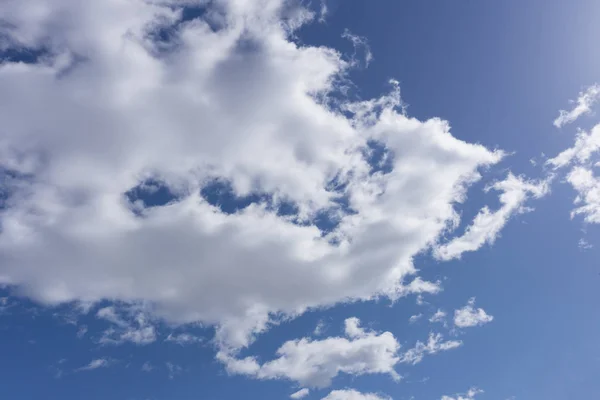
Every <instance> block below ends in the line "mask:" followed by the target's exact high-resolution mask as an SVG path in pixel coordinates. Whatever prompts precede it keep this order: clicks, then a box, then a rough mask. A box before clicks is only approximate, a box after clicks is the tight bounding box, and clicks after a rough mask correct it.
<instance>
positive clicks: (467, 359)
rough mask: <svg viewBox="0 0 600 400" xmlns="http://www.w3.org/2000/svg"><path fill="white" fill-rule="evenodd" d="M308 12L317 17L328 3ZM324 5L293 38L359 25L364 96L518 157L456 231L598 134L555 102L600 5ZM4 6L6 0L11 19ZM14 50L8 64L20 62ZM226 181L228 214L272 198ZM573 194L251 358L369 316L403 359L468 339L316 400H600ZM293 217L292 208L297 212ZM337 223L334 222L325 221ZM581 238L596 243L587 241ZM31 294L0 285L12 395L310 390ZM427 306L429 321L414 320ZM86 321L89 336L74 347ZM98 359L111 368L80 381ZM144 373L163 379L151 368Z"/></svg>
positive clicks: (567, 190) (584, 72) (594, 56)
mask: <svg viewBox="0 0 600 400" xmlns="http://www.w3.org/2000/svg"><path fill="white" fill-rule="evenodd" d="M313 3H315V4H314V6H315V7H316V8H315V9H318V7H317V6H318V4H317V3H318V2H316V1H313ZM326 4H327V8H328V13H327V15H326V19H325V20H324V21H323V22H318V21H315V22H313V23H310V24H308V25H306V26H304V27H302V28H301V29H300V30H299V31H298V32H296V35H297V39H295V40H296V41H297V42H298V43H300V44H304V45H311V46H327V47H331V48H335V49H338V50H339V51H341V52H342V53H343V54H345V55H346V57H350V56H351V55H352V53H353V52H354V50H353V48H352V44H351V43H350V41H348V40H347V39H345V38H343V37H342V33H343V32H344V31H345V30H346V29H347V30H348V31H349V32H351V33H352V34H354V35H358V36H361V37H364V38H365V39H366V40H367V42H368V46H369V48H370V51H371V52H372V54H373V60H372V61H371V63H370V64H369V65H368V67H366V68H365V67H364V66H361V67H357V68H355V69H352V70H351V71H350V73H349V79H350V80H351V81H352V83H353V87H352V89H351V91H350V93H349V96H350V97H351V98H356V99H369V98H373V97H378V96H380V95H382V94H383V93H386V92H387V91H389V90H390V85H389V84H388V81H389V80H390V79H396V80H398V81H399V82H400V88H401V95H402V99H403V101H404V102H405V103H406V104H407V105H408V108H407V113H408V115H410V116H411V117H415V118H418V119H421V120H425V119H429V118H433V117H438V118H442V119H445V120H448V121H449V123H450V125H451V127H452V128H451V132H452V134H453V135H454V136H456V137H458V138H460V139H462V140H464V141H467V142H475V143H481V144H483V145H484V146H486V147H488V148H498V149H503V150H504V151H506V152H508V153H511V154H509V155H507V156H506V159H505V160H503V161H502V162H501V164H500V166H499V168H494V169H491V170H489V171H483V175H484V179H483V181H482V182H480V183H477V184H475V185H474V186H473V187H472V188H471V189H470V190H469V192H468V197H469V202H468V203H466V204H464V205H459V206H458V208H459V211H460V212H461V215H462V216H463V219H462V220H461V225H460V228H459V230H464V228H465V226H466V225H467V224H468V223H469V222H470V221H471V220H472V218H473V216H474V215H475V214H476V213H477V212H478V210H479V209H480V208H481V207H482V206H484V205H486V204H488V205H490V207H491V208H492V209H495V208H497V207H499V203H498V199H497V196H496V194H495V193H494V192H493V191H492V192H488V193H484V192H483V190H482V189H483V187H484V186H485V184H486V183H489V182H491V181H494V180H499V179H504V178H505V176H506V174H507V172H508V170H511V171H512V172H513V173H515V174H517V175H518V174H526V175H527V176H529V177H531V178H536V179H537V178H542V177H543V176H545V174H546V173H547V172H548V170H547V168H545V167H544V166H543V163H544V161H545V160H546V158H547V157H553V156H554V155H556V154H557V153H559V152H560V151H562V150H563V149H565V148H567V147H569V146H571V145H572V143H573V140H574V139H573V138H574V134H575V132H576V126H581V127H584V128H589V127H591V126H592V125H593V124H592V121H593V118H592V117H589V116H584V117H582V119H581V121H578V124H577V125H567V126H565V127H563V128H561V129H557V128H556V127H554V126H553V124H552V122H553V120H554V119H555V118H556V117H557V115H558V110H560V109H569V108H571V106H572V105H571V104H570V103H569V102H568V101H569V100H570V99H576V98H577V96H578V93H579V92H580V91H582V90H584V89H585V88H586V87H588V86H589V85H592V84H594V83H595V82H600V51H599V49H598V44H597V43H598V38H599V37H600V24H599V23H598V20H599V17H600V2H598V1H595V0H576V1H561V0H527V1H523V0H497V1H489V0H398V1H393V0H377V1H372V0H370V1H369V0H347V1H344V0H328V1H326ZM1 10H2V5H1V4H0V19H1V18H2V12H1ZM361 51H363V50H362V49H358V50H357V57H360V56H361V54H362V53H361ZM6 54H8V53H6ZM10 54H12V55H11V56H10V57H11V60H12V58H14V57H15V56H14V54H16V53H10ZM6 57H8V56H6ZM6 57H5V58H6ZM5 61H6V60H5ZM24 61H26V60H24ZM30 61H31V60H30ZM28 118H35V116H28ZM579 122H580V123H579ZM1 126H2V122H0V127H1ZM542 153H543V154H542ZM532 159H533V160H534V161H535V163H532V162H531V160H532ZM534 164H535V165H534ZM227 185H228V184H227V183H223V185H221V186H223V187H221V189H223V188H225V189H223V190H225V192H223V190H221V191H218V190H219V188H218V187H217V186H219V185H216V184H215V186H214V188H213V187H212V186H207V189H204V192H203V195H205V197H207V198H211V199H214V201H212V203H214V204H216V205H219V206H222V207H223V209H225V208H227V207H229V208H228V210H229V211H227V212H228V213H233V212H235V211H237V210H239V209H242V208H244V207H247V206H248V205H249V204H251V203H253V202H260V201H263V202H264V201H267V200H269V198H268V196H267V197H265V196H263V194H257V195H250V196H246V197H243V198H238V199H237V200H236V199H232V198H228V197H227V193H229V192H230V189H231V188H230V187H229V186H227ZM158 186H160V185H159V184H158ZM211 188H212V189H211ZM157 190H158V191H150V192H144V190H141V189H136V190H132V192H130V193H129V195H130V197H131V198H130V200H132V201H135V200H144V199H145V202H146V203H147V204H146V205H145V206H146V207H151V206H162V205H164V204H165V203H167V202H168V201H171V200H173V201H176V196H175V194H174V193H171V192H170V191H169V190H168V188H164V187H163V188H159V189H157ZM211 190H212V192H211ZM0 193H2V192H1V191H0ZM223 193H226V194H225V195H224V194H223ZM145 196H146V197H145ZM152 196H154V197H152ZM223 196H225V197H223ZM575 197H576V193H575V192H574V191H573V190H572V188H571V187H570V186H568V185H567V184H566V183H565V179H564V176H558V177H557V178H556V179H555V181H553V183H552V187H551V195H549V196H546V197H544V198H542V199H539V200H536V201H535V203H533V204H531V207H532V208H534V210H532V211H530V212H527V213H523V214H519V215H516V216H515V217H514V218H511V219H510V221H509V222H508V224H507V225H506V227H505V228H504V229H503V230H502V232H501V234H500V235H499V236H498V238H497V239H496V241H495V242H494V243H493V244H491V245H484V246H483V247H482V248H481V249H480V250H478V251H476V252H472V253H466V254H464V255H463V256H462V258H461V259H457V260H453V261H449V262H441V261H438V260H436V259H435V258H434V257H432V254H431V252H430V251H425V252H423V253H420V254H419V255H418V256H417V257H416V258H415V267H416V268H417V269H419V271H420V276H422V277H423V278H424V279H427V280H431V281H438V280H439V281H440V282H441V284H442V286H443V290H442V291H441V292H440V293H438V294H436V295H424V296H423V300H424V302H425V303H424V304H420V305H419V304H417V299H416V296H414V295H410V296H407V297H403V298H400V299H398V300H396V301H394V302H392V301H390V300H389V299H379V300H377V301H369V302H358V303H347V304H341V305H339V306H335V307H333V308H328V309H317V310H311V311H308V312H306V313H304V314H302V315H300V316H299V317H297V318H294V319H291V320H289V321H283V322H282V323H280V324H279V325H276V326H272V327H271V329H269V330H267V331H266V332H264V333H262V334H260V335H258V337H257V340H256V342H255V343H253V344H252V345H251V346H250V347H249V348H247V349H243V350H242V351H241V353H240V354H241V355H243V356H246V355H248V356H256V357H257V358H258V359H259V360H261V361H266V360H270V359H272V358H274V357H275V352H276V350H277V349H278V348H279V347H280V346H281V344H282V343H284V342H285V341H286V340H292V339H298V338H301V337H308V336H311V335H313V337H315V338H320V339H323V338H324V337H328V336H338V335H343V325H344V320H345V319H346V318H349V317H358V318H359V319H360V320H361V321H362V322H363V324H364V325H365V326H366V327H369V328H371V329H373V330H376V331H390V332H392V333H393V334H394V336H395V337H396V338H397V339H398V341H399V342H400V344H401V345H402V349H404V350H406V349H408V348H410V347H413V346H414V344H415V343H416V342H417V341H424V340H426V339H427V335H428V334H429V333H430V332H444V335H445V338H446V339H456V340H462V341H463V345H462V346H461V347H460V348H458V349H455V350H451V351H447V352H440V353H439V354H436V355H431V356H426V357H425V358H424V360H423V361H422V362H421V363H419V364H417V365H414V366H411V365H406V364H399V365H398V366H397V368H396V369H397V371H398V373H399V374H400V375H402V376H403V379H402V381H400V382H395V381H394V380H392V379H391V378H390V376H388V375H384V374H373V375H363V376H353V375H348V374H340V375H339V376H337V377H336V378H335V379H334V384H333V386H332V387H331V388H327V389H316V390H311V393H310V394H309V397H307V399H321V398H323V397H325V396H326V395H327V394H328V393H329V391H330V390H331V389H343V388H355V389H356V390H359V391H362V392H372V393H382V394H386V395H389V396H390V397H391V398H393V399H394V400H411V399H414V400H428V399H432V400H433V399H440V398H441V397H442V395H454V394H456V393H465V392H466V391H467V390H468V389H469V388H471V387H478V388H481V389H482V390H484V392H483V393H481V394H479V395H477V400H480V399H481V400H509V399H514V400H567V399H596V398H598V396H599V393H600V379H599V376H600V342H599V341H598V337H600V311H599V308H598V305H599V304H600V265H599V264H598V247H597V246H598V245H600V230H599V229H598V227H597V226H595V225H593V224H585V223H583V221H582V218H581V217H579V216H576V217H575V218H571V216H570V212H571V210H572V209H573V201H574V199H575ZM236 201H237V202H236ZM1 207H2V205H1V204H0V208H1ZM290 207H291V206H290ZM295 211H296V209H294V208H293V207H292V208H290V211H289V212H290V213H293V212H295ZM282 214H284V213H283V212H282ZM329 223H333V222H332V221H330V220H327V222H326V223H325V224H329ZM319 228H320V229H322V230H323V231H327V229H331V227H327V226H325V227H324V228H323V227H321V226H319ZM0 234H1V232H0ZM580 239H585V241H586V242H587V243H589V244H591V245H594V246H596V247H591V248H589V249H582V248H581V247H580V246H578V242H579V241H580ZM0 260H2V259H0ZM0 278H1V276H0ZM19 294H20V292H18V290H17V291H15V290H11V289H8V288H6V289H3V290H2V291H0V297H3V296H6V299H7V300H6V302H7V303H6V305H10V306H9V307H3V308H0V398H2V399H10V400H25V399H61V400H76V399H82V398H85V399H89V400H101V399H102V400H106V399H111V400H145V399H148V400H150V399H151V400H196V399H202V400H233V399H236V400H237V399H240V398H246V397H248V398H252V399H263V400H275V399H277V400H281V399H286V398H289V395H290V394H291V393H293V392H295V391H296V390H298V389H300V388H301V386H298V385H296V384H295V383H294V382H290V381H286V380H284V379H283V380H260V379H251V378H246V377H243V376H232V375H229V374H228V373H227V372H226V371H225V369H224V367H223V365H222V364H221V363H219V362H218V361H217V360H215V352H216V350H215V343H213V342H211V339H212V337H213V335H214V329H213V328H212V327H210V326H191V327H189V326H188V327H185V328H174V327H172V326H168V325H166V324H162V323H160V324H159V328H158V330H159V332H161V334H160V335H159V339H158V340H156V341H154V342H153V343H150V344H147V345H143V346H141V345H135V344H131V343H125V344H122V345H110V344H109V345H106V344H101V343H99V340H100V338H101V336H102V332H103V331H104V330H105V329H107V328H108V327H109V326H110V325H109V323H108V322H107V321H105V320H98V319H96V318H94V313H91V314H88V315H85V316H82V317H78V320H77V321H76V322H68V321H70V320H69V318H68V315H69V312H70V311H69V310H70V308H69V307H68V306H64V307H57V308H53V307H50V308H47V307H43V306H41V305H39V304H36V303H35V302H32V301H30V300H28V299H27V298H25V297H20V296H19ZM472 297H475V298H476V306H477V307H482V308H484V309H485V311H486V312H487V313H489V314H490V315H493V316H494V319H493V321H492V322H491V323H489V324H486V325H484V326H481V327H475V328H469V329H463V330H460V329H459V330H456V329H452V328H451V326H450V327H447V328H443V327H442V324H437V325H436V324H434V323H430V322H429V321H428V319H429V318H430V317H431V316H432V314H433V313H434V312H435V311H436V310H438V309H443V310H444V311H446V312H447V313H448V318H447V322H448V323H450V325H451V322H452V316H453V312H454V310H456V309H459V308H461V307H463V306H465V304H467V302H468V301H469V299H470V298H472ZM1 305H2V304H0V306H1ZM95 310H96V309H95ZM418 314H423V316H422V317H421V318H420V319H419V320H418V321H417V322H416V323H412V324H409V323H408V321H409V318H410V317H411V316H413V315H418ZM319 323H321V324H322V325H323V327H324V331H323V333H322V335H321V336H318V337H317V336H314V334H313V331H314V329H315V327H316V326H317V325H318V324H319ZM82 326H85V327H86V329H87V332H86V333H85V335H83V336H82V337H80V338H78V335H77V332H78V330H79V329H80V328H81V327H82ZM178 329H179V330H178ZM184 331H185V332H187V333H191V334H193V335H195V336H198V337H201V338H202V341H201V342H199V343H193V344H186V345H185V346H181V345H179V344H177V343H174V342H168V341H166V340H165V339H166V337H167V335H168V334H169V333H174V332H175V333H177V332H179V333H181V332H184ZM100 358H103V359H106V360H109V363H110V365H109V366H108V367H106V368H98V369H93V370H87V371H86V370H81V371H77V369H78V368H81V367H83V366H85V365H87V364H88V363H90V361H91V360H94V359H100ZM144 363H150V364H152V366H153V369H152V370H151V371H149V372H146V371H142V370H141V368H142V365H143V364H144ZM168 365H171V370H170V368H169V366H168ZM173 368H174V369H173ZM461 399H462V398H461ZM464 399H465V400H473V399H471V398H468V399H467V398H464ZM331 400H342V399H331ZM351 400H352V399H351ZM357 400H360V399H357ZM367 400H368V399H367Z"/></svg>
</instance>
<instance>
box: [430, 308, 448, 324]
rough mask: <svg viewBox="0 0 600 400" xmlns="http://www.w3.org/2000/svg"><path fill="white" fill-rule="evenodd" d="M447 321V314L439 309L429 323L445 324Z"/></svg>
mask: <svg viewBox="0 0 600 400" xmlns="http://www.w3.org/2000/svg"><path fill="white" fill-rule="evenodd" d="M444 319H446V312H445V311H443V310H440V309H438V310H437V311H436V312H435V313H434V314H433V315H432V316H431V318H429V322H443V321H444Z"/></svg>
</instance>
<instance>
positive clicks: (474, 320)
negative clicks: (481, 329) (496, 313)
mask: <svg viewBox="0 0 600 400" xmlns="http://www.w3.org/2000/svg"><path fill="white" fill-rule="evenodd" d="M493 320H494V317H493V316H491V315H488V314H487V313H486V312H485V310H484V309H483V308H477V309H476V308H475V298H474V297H473V298H471V299H469V301H468V302H467V305H466V306H464V307H463V308H459V309H458V310H455V311H454V325H455V326H457V327H459V328H470V327H473V326H479V325H484V324H487V323H488V322H492V321H493Z"/></svg>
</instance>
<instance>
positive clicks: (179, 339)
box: [165, 333, 202, 346]
mask: <svg viewBox="0 0 600 400" xmlns="http://www.w3.org/2000/svg"><path fill="white" fill-rule="evenodd" d="M165 342H172V343H175V344H178V345H180V346H185V345H188V344H193V343H200V342H202V338H200V337H198V336H194V335H190V334H189V333H180V334H179V335H174V334H172V333H171V334H169V336H167V338H166V339H165Z"/></svg>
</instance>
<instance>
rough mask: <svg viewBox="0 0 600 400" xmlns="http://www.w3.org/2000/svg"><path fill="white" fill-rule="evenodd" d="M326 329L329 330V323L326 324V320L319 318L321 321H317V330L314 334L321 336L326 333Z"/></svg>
mask: <svg viewBox="0 0 600 400" xmlns="http://www.w3.org/2000/svg"><path fill="white" fill-rule="evenodd" d="M326 330H327V325H325V321H323V320H319V322H318V323H317V326H316V327H315V330H314V331H313V335H315V336H321V335H322V334H323V333H325V331H326Z"/></svg>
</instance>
